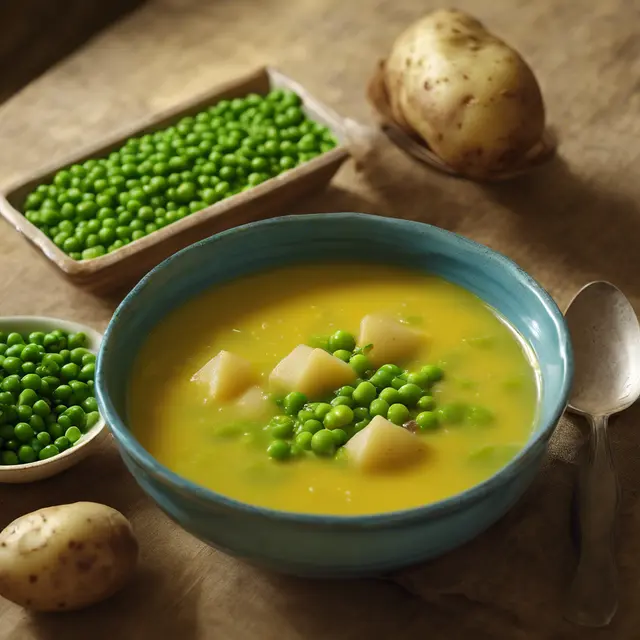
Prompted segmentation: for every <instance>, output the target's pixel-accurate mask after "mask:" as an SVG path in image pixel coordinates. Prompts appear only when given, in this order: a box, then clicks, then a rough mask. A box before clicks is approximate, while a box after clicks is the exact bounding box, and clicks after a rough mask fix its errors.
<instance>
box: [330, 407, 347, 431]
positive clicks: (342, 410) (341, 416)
mask: <svg viewBox="0 0 640 640" xmlns="http://www.w3.org/2000/svg"><path fill="white" fill-rule="evenodd" d="M352 421H353V410H352V409H351V407H347V406H346V405H338V406H337V407H333V409H331V411H329V413H327V415H326V416H325V417H324V426H325V427H326V428H327V429H338V428H340V427H344V426H346V425H348V424H349V423H350V422H352Z"/></svg>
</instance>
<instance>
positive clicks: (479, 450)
mask: <svg viewBox="0 0 640 640" xmlns="http://www.w3.org/2000/svg"><path fill="white" fill-rule="evenodd" d="M367 314H385V316H387V317H392V318H395V319H396V320H399V321H401V322H402V323H404V324H405V325H406V326H408V327H412V328H415V330H416V331H419V332H423V333H424V334H425V335H426V336H427V339H426V340H425V341H424V342H423V343H422V344H421V346H420V347H419V348H418V349H417V350H416V351H415V353H413V354H412V355H411V357H410V358H409V359H408V360H407V361H405V362H403V363H401V364H402V365H403V367H406V368H407V369H409V370H420V367H422V366H424V365H426V364H438V365H440V366H441V367H442V369H443V371H444V377H443V379H442V380H441V381H440V382H438V383H437V384H435V385H434V387H433V390H432V394H433V397H434V399H435V402H436V406H446V405H447V404H448V403H458V404H461V405H464V406H473V407H477V406H479V407H481V408H483V409H486V410H488V411H489V412H490V415H491V421H490V423H489V424H476V423H474V422H473V421H472V422H468V421H462V422H461V423H460V424H451V425H448V424H441V425H440V426H439V427H438V428H435V429H433V430H429V431H427V432H424V433H422V432H421V433H419V434H418V435H416V437H417V438H420V439H421V440H422V441H423V442H424V443H425V444H426V446H427V448H428V455H427V456H425V457H424V459H422V460H421V461H420V462H419V463H418V464H415V465H412V466H410V467H407V468H406V469H398V470H397V471H393V472H385V473H363V472H362V471H361V470H359V469H357V468H354V466H353V465H351V464H349V459H348V456H347V457H346V460H336V459H333V458H322V457H318V456H314V455H312V454H305V455H303V456H301V457H298V458H296V459H290V460H287V461H285V462H282V461H276V460H273V459H270V458H269V457H268V456H267V454H266V449H267V447H268V445H269V442H270V436H269V435H268V434H267V433H266V429H265V425H266V424H267V423H268V421H269V416H265V417H263V418H261V419H260V420H254V421H251V420H249V421H248V420H246V419H245V418H244V417H243V416H242V415H240V411H239V409H238V407H237V405H236V404H234V403H221V402H215V401H211V398H210V397H208V395H207V389H206V387H203V386H202V385H198V384H194V382H193V381H192V377H193V375H194V373H195V372H197V371H198V370H200V369H201V367H203V365H205V363H207V362H208V361H209V360H211V358H213V357H214V356H216V354H218V353H219V352H220V351H221V350H226V351H228V352H231V353H233V354H235V355H237V356H240V357H242V358H245V359H246V360H248V361H249V362H250V363H251V365H252V367H253V370H254V372H255V375H256V378H257V380H258V383H259V384H260V385H261V386H263V387H264V388H265V389H268V380H269V374H270V372H271V371H272V370H273V368H274V366H275V365H276V364H277V363H278V362H279V361H280V360H282V359H283V358H284V357H285V356H286V355H287V354H289V353H290V352H291V351H292V350H293V349H294V348H295V347H296V346H297V345H300V344H309V342H310V341H312V340H313V339H314V336H319V335H320V336H326V335H330V334H332V333H333V332H335V331H336V330H346V331H349V332H351V333H353V334H354V335H357V334H358V328H359V326H360V323H361V321H362V318H363V317H364V316H366V315H367ZM536 371H537V370H536V365H535V363H534V361H533V359H532V356H531V353H530V349H529V348H528V347H527V346H526V345H525V344H524V342H523V341H522V340H521V339H520V337H519V336H518V335H517V333H516V332H515V331H514V330H513V329H512V328H511V327H510V326H509V325H508V324H507V323H506V322H505V321H504V320H503V319H502V318H501V317H500V316H499V315H498V314H497V313H496V312H495V311H494V310H492V309H491V308H490V307H488V306H487V305H486V304H485V303H484V302H482V301H481V300H480V299H479V298H477V297H476V296H475V295H473V294H471V293H470V292H468V291H466V290H464V289H462V288H461V287H458V286H456V285H454V284H451V283H449V282H447V281H445V280H443V279H441V278H439V277H435V276H431V275H426V274H423V273H420V272H416V271H411V270H406V269H403V268H397V267H393V266H383V265H371V264H351V263H346V264H307V265H295V266H289V267H285V268H281V269H277V270H273V271H270V272H265V273H260V274H257V275H251V276H248V277H245V278H241V279H238V280H235V281H232V282H229V283H227V284H224V285H222V286H218V287H215V288H212V289H211V290H209V291H206V292H204V293H202V294H201V295H199V296H197V297H196V298H194V299H192V300H190V301H188V302H187V303H186V304H185V305H183V306H182V307H180V308H178V309H176V310H174V311H173V312H172V313H171V314H169V315H168V316H167V317H166V318H164V319H163V320H162V321H161V322H160V323H159V325H158V326H157V327H155V328H154V330H153V331H152V332H151V334H150V335H149V337H148V339H147V340H146V342H145V344H143V346H142V348H141V350H140V353H139V354H138V356H137V359H136V362H135V363H134V369H133V375H132V382H131V386H130V391H129V398H128V400H129V406H128V412H129V419H130V424H131V427H132V430H133V433H134V434H135V436H136V437H137V439H138V440H139V441H140V443H141V444H142V445H143V446H144V447H145V448H146V449H147V450H148V451H149V452H150V453H151V455H153V456H154V457H155V458H156V459H157V460H158V461H159V462H160V463H162V464H163V465H165V466H166V467H168V468H169V469H171V470H172V471H174V472H176V473H178V474H180V475H181V476H183V477H185V478H187V479H189V480H192V481H193V482H196V483H198V484H200V485H202V486H204V487H207V488H209V489H212V490H214V491H217V492H219V493H221V494H224V495H226V496H229V497H231V498H235V499H237V500H240V501H242V502H246V503H250V504H253V505H259V506H262V507H269V508H273V509H280V510H285V511H293V512H303V513H323V514H342V515H348V514H370V513H380V512H387V511H395V510H400V509H406V508H411V507H417V506H419V505H424V504H428V503H431V502H434V501H437V500H441V499H443V498H447V497H449V496H452V495H454V494H456V493H459V492H461V491H464V490H465V489H468V488H469V487H471V486H473V485H476V484H478V483H480V482H482V481H483V480H485V479H487V478H488V477H489V476H491V475H492V474H493V473H494V472H495V471H497V470H498V469H499V468H500V467H502V466H503V465H504V464H506V463H507V462H508V461H509V459H510V458H512V457H513V456H514V455H515V454H516V453H517V451H519V450H520V449H521V448H522V446H523V445H524V443H525V442H526V440H527V439H528V438H529V436H530V434H531V431H532V428H533V425H534V421H535V411H536V404H537V393H538V375H537V372H536ZM269 406H270V407H271V409H269V411H270V413H271V415H275V414H276V413H281V412H282V409H280V408H278V406H277V405H276V404H275V402H272V403H270V405H269Z"/></svg>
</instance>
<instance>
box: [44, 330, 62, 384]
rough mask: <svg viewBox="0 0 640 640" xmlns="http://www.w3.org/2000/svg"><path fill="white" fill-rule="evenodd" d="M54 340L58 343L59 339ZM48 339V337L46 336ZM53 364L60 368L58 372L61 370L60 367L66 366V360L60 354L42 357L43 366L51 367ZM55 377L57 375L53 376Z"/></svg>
mask: <svg viewBox="0 0 640 640" xmlns="http://www.w3.org/2000/svg"><path fill="white" fill-rule="evenodd" d="M53 338H54V339H55V340H56V341H57V337H56V336H53ZM45 339H46V336H45ZM51 363H53V364H55V365H57V367H58V369H57V370H58V371H59V370H60V367H61V366H62V365H63V364H64V358H63V357H62V356H61V355H60V354H59V353H47V354H45V355H44V356H42V364H43V365H44V366H49V365H50V364H51ZM52 375H55V374H52Z"/></svg>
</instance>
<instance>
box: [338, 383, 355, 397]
mask: <svg viewBox="0 0 640 640" xmlns="http://www.w3.org/2000/svg"><path fill="white" fill-rule="evenodd" d="M354 391H355V389H354V388H353V387H352V386H350V385H346V386H344V387H340V388H339V389H338V391H337V393H336V395H338V396H346V397H347V398H350V397H351V396H352V395H353V392H354Z"/></svg>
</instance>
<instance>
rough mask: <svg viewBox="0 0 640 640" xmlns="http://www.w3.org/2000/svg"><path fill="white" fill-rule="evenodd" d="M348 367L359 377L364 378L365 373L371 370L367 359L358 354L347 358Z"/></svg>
mask: <svg viewBox="0 0 640 640" xmlns="http://www.w3.org/2000/svg"><path fill="white" fill-rule="evenodd" d="M349 366H350V367H351V368H352V369H353V370H354V371H355V372H356V373H357V374H358V375H359V376H364V375H365V373H366V372H367V371H369V370H370V369H371V363H370V362H369V358H367V356H365V355H363V354H362V353H358V354H356V355H354V356H352V357H351V358H349Z"/></svg>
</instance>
